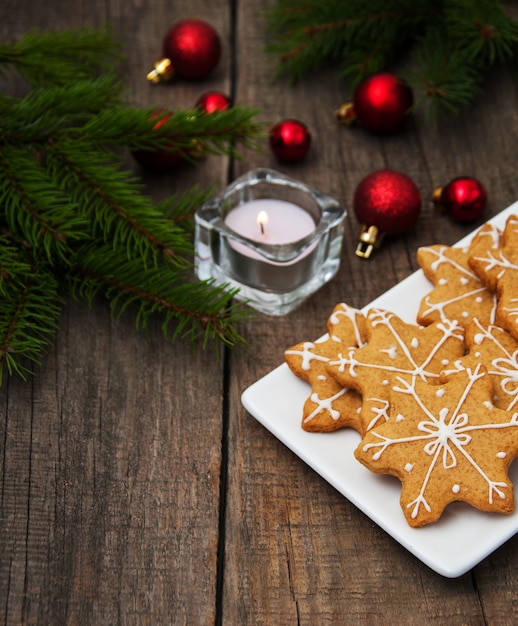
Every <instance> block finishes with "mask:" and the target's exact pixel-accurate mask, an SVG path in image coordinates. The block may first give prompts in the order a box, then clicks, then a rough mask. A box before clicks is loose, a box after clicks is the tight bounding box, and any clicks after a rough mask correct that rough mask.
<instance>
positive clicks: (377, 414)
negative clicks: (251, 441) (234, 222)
mask: <svg viewBox="0 0 518 626" xmlns="http://www.w3.org/2000/svg"><path fill="white" fill-rule="evenodd" d="M417 259H418V262H419V265H420V267H421V268H422V270H423V272H424V274H425V276H426V277H427V278H428V280H429V281H430V282H431V284H432V289H431V291H430V292H429V294H427V295H426V296H425V297H424V298H423V300H422V301H421V303H420V307H419V312H418V315H417V319H416V322H415V324H409V323H407V322H405V321H403V320H402V319H400V318H399V317H398V316H397V315H395V314H394V313H392V312H390V311H386V310H381V309H376V308H372V309H370V310H368V311H366V312H362V311H359V310H357V309H354V308H352V307H350V306H348V305H347V304H343V303H342V304H339V305H337V306H336V307H335V308H334V310H333V311H332V312H331V315H330V316H329V318H328V320H327V333H326V334H325V335H324V336H323V337H322V338H321V339H320V340H317V341H304V342H302V343H299V344H297V345H295V346H293V347H291V348H289V349H288V350H286V352H285V359H286V362H287V364H288V366H289V367H290V369H291V370H292V371H293V373H294V374H296V375H297V376H299V377H300V378H302V379H304V380H305V381H307V383H308V387H309V389H310V391H309V394H308V397H307V399H306V401H305V403H304V407H303V414H302V428H303V429H304V430H307V431H311V432H329V431H333V430H337V429H340V428H353V429H355V430H356V431H357V432H358V433H359V434H360V435H361V442H360V443H359V445H358V447H357V448H356V450H355V456H356V458H357V459H358V461H360V462H361V463H362V464H363V465H364V466H365V467H367V468H368V469H369V470H371V471H372V472H375V473H378V474H392V475H394V476H397V477H398V478H399V480H400V481H401V483H402V490H401V499H400V501H401V507H402V510H403V513H404V515H405V518H406V520H407V522H408V523H409V524H410V526H413V527H421V526H424V525H426V524H429V523H431V522H434V521H436V520H438V519H439V518H440V516H441V514H442V512H443V511H444V509H445V507H446V506H447V505H448V504H449V503H450V502H454V501H463V502H467V503H469V504H471V505H472V506H474V507H476V508H477V509H480V510H482V511H489V512H496V513H510V512H512V511H513V510H514V489H513V485H512V483H511V481H510V479H509V476H508V468H509V466H510V464H511V462H512V461H513V460H514V458H516V456H518V217H517V216H511V217H509V218H508V220H507V222H506V224H505V228H504V229H503V230H502V231H501V232H500V231H499V230H498V229H496V228H495V227H493V226H491V225H485V226H484V227H482V228H481V229H480V230H479V231H478V232H477V233H476V235H475V236H474V238H473V239H472V241H471V243H470V245H469V247H467V248H453V247H448V246H444V245H435V246H428V247H423V248H420V249H419V250H418V253H417Z"/></svg>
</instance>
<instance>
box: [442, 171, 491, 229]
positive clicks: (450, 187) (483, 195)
mask: <svg viewBox="0 0 518 626" xmlns="http://www.w3.org/2000/svg"><path fill="white" fill-rule="evenodd" d="M433 200H434V203H435V204H436V206H437V207H438V208H439V209H441V210H442V211H444V212H445V213H447V214H448V215H449V216H450V217H451V218H452V219H454V220H455V221H457V222H471V221H473V220H476V219H477V218H478V217H479V216H480V215H481V214H482V212H483V211H484V209H485V208H486V204H487V192H486V189H485V187H484V185H482V183H481V182H479V181H478V180H477V179H476V178H472V177H471V176H459V177H457V178H454V179H453V180H451V181H450V182H449V183H448V184H447V185H446V186H445V187H440V188H438V189H436V190H435V192H434V196H433Z"/></svg>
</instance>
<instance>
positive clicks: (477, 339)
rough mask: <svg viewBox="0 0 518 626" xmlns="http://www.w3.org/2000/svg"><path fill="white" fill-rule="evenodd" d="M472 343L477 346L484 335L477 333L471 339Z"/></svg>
mask: <svg viewBox="0 0 518 626" xmlns="http://www.w3.org/2000/svg"><path fill="white" fill-rule="evenodd" d="M473 341H474V342H475V343H476V344H477V346H479V345H480V344H481V343H482V342H483V341H484V335H483V334H482V333H477V334H476V335H475V336H474V337H473Z"/></svg>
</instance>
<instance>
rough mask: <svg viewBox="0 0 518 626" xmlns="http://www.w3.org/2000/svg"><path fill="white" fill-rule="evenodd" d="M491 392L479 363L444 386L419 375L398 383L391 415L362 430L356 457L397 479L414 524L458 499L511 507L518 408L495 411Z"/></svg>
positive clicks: (501, 509)
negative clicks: (509, 471) (380, 423)
mask: <svg viewBox="0 0 518 626" xmlns="http://www.w3.org/2000/svg"><path fill="white" fill-rule="evenodd" d="M443 381H444V379H443ZM492 397H493V385H492V380H491V378H490V377H489V376H488V375H487V372H486V371H485V368H484V367H483V366H482V364H480V363H479V364H478V365H476V367H475V368H474V369H471V368H470V367H468V368H465V369H463V370H461V371H459V372H458V373H456V374H454V375H452V376H451V378H450V379H449V380H447V382H444V383H443V384H440V385H435V386H434V385H429V384H427V383H425V382H424V381H422V380H421V379H420V378H418V377H415V378H413V379H412V380H411V381H408V380H405V379H403V378H399V377H398V378H397V380H396V382H395V384H393V385H392V391H391V396H390V405H391V408H390V419H389V421H387V422H385V423H384V424H382V425H380V426H378V427H376V428H374V429H372V430H371V431H369V432H368V433H367V434H366V435H365V436H364V438H363V440H362V442H361V443H360V445H359V446H358V448H357V449H356V451H355V456H356V458H357V459H358V460H359V461H360V462H361V463H362V464H363V465H365V466H366V467H367V468H369V469H370V470H371V471H373V472H375V473H380V474H392V475H394V476H397V477H398V478H399V480H400V481H401V483H402V489H401V498H400V502H401V507H402V510H403V512H404V515H405V518H406V519H407V521H408V523H409V524H410V526H414V527H419V526H424V525H425V524H428V523H430V522H434V521H437V520H438V519H439V517H440V516H441V514H442V512H443V510H444V508H445V507H446V506H447V505H448V504H449V503H450V502H454V501H463V502H467V503H469V504H471V505H472V506H474V507H476V508H478V509H480V510H482V511H491V512H497V513H510V512H511V511H512V510H513V508H514V494H513V485H512V483H511V481H510V480H509V477H508V475H507V470H508V468H509V465H510V464H511V462H512V460H513V459H514V458H515V457H516V456H517V455H518V413H513V412H510V411H503V410H501V409H497V408H496V407H495V406H494V405H493V404H492V402H491V399H492Z"/></svg>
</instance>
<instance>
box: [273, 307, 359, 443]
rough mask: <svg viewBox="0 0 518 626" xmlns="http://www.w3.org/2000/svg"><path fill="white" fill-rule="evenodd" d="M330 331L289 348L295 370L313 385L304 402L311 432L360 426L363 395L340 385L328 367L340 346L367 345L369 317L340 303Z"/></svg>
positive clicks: (287, 354) (287, 357) (288, 357)
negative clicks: (367, 319) (318, 338)
mask: <svg viewBox="0 0 518 626" xmlns="http://www.w3.org/2000/svg"><path fill="white" fill-rule="evenodd" d="M327 331H328V332H327V335H326V336H324V337H323V338H322V339H321V340H319V341H315V342H313V341H304V342H301V343H299V344H297V345H296V346H293V347H292V348H289V349H288V350H286V351H285V353H284V357H285V360H286V363H287V364H288V366H289V368H290V369H291V371H292V372H293V373H294V374H296V375H297V376H298V377H299V378H302V379H303V380H305V381H307V382H308V383H309V384H310V385H311V393H310V394H309V396H308V398H307V400H306V401H305V403H304V408H303V415H302V428H303V429H304V430H307V431H311V432H329V431H333V430H338V429H339V428H345V427H349V428H354V429H355V430H360V428H361V419H360V407H361V398H360V396H359V395H358V394H357V393H356V392H355V391H353V390H351V389H348V388H346V387H344V386H343V385H340V384H339V383H338V382H337V381H336V380H335V379H334V378H332V377H331V376H330V375H329V374H328V373H327V371H326V364H327V363H328V362H329V361H330V360H331V359H334V358H336V354H337V352H338V351H339V350H346V349H348V348H349V347H351V346H359V345H363V343H364V341H365V318H364V316H363V314H362V313H361V312H360V311H358V310H357V309H354V308H352V307H349V306H348V305H346V304H339V305H337V306H336V307H335V308H334V309H333V312H332V313H331V315H330V317H329V319H328V321H327Z"/></svg>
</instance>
